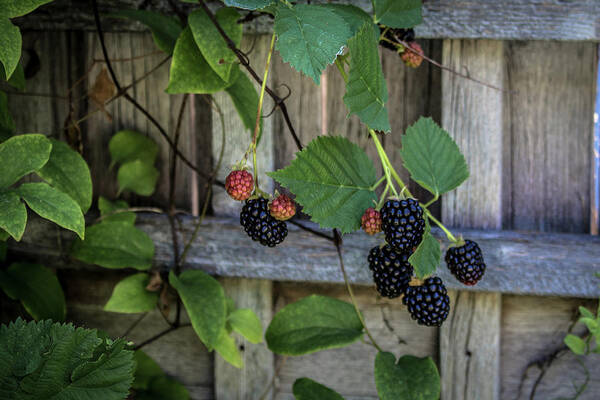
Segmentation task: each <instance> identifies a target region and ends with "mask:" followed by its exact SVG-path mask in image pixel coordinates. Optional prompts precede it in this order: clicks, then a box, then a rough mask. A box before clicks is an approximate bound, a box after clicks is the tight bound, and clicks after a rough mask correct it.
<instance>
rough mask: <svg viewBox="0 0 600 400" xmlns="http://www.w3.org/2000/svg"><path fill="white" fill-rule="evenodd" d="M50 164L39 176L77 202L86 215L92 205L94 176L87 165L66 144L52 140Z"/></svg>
mask: <svg viewBox="0 0 600 400" xmlns="http://www.w3.org/2000/svg"><path fill="white" fill-rule="evenodd" d="M51 142H52V151H51V152H50V159H49V160H48V162H47V163H46V164H45V165H44V166H43V167H42V168H41V169H40V170H38V171H37V174H38V175H39V176H40V177H41V178H42V179H44V180H45V181H46V182H48V183H49V184H50V185H52V186H54V187H55V188H57V189H58V190H60V191H62V192H65V193H66V194H68V195H69V196H71V198H72V199H73V200H75V201H76V202H77V203H78V204H79V207H81V211H82V212H83V213H86V212H87V210H89V208H90V206H91V205H92V176H91V174H90V169H89V168H88V165H87V163H86V162H85V160H84V159H83V157H81V155H79V153H77V152H76V151H74V150H73V149H71V148H70V147H69V145H67V144H66V143H64V142H60V141H58V140H54V139H52V140H51Z"/></svg>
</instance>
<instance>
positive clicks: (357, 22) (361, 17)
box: [321, 4, 379, 37]
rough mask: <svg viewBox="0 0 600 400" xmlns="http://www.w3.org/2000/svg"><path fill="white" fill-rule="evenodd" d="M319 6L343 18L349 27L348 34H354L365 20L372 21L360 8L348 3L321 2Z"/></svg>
mask: <svg viewBox="0 0 600 400" xmlns="http://www.w3.org/2000/svg"><path fill="white" fill-rule="evenodd" d="M321 7H325V8H328V9H330V10H331V11H333V12H334V13H336V14H338V15H339V16H340V17H342V18H344V21H346V23H347V24H348V26H349V27H350V32H351V34H350V36H354V35H356V34H357V33H358V31H359V30H360V28H362V27H363V25H364V24H365V22H368V23H371V24H372V23H373V19H372V18H371V16H370V15H369V14H367V13H366V12H364V11H363V10H362V9H361V8H359V7H356V6H353V5H350V4H322V5H321ZM376 37H379V35H378V34H377V36H376Z"/></svg>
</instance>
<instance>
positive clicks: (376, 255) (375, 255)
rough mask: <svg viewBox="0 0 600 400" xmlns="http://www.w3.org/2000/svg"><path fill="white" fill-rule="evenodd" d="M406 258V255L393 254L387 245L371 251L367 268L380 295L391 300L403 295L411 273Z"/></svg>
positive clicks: (411, 270) (376, 247) (410, 267)
mask: <svg viewBox="0 0 600 400" xmlns="http://www.w3.org/2000/svg"><path fill="white" fill-rule="evenodd" d="M408 257H409V255H408V254H406V253H397V252H395V251H394V249H392V248H391V247H390V245H389V244H386V245H385V246H383V247H379V246H375V247H373V248H372V249H371V251H370V252H369V257H368V260H369V268H370V269H371V271H372V272H373V281H374V282H375V285H376V286H377V291H378V292H379V294H380V295H382V296H383V297H388V298H390V299H393V298H395V297H398V296H400V295H402V294H404V291H405V290H406V288H408V284H409V283H410V278H411V276H412V273H413V267H412V266H411V265H410V264H409V263H408Z"/></svg>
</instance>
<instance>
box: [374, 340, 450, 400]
mask: <svg viewBox="0 0 600 400" xmlns="http://www.w3.org/2000/svg"><path fill="white" fill-rule="evenodd" d="M375 386H377V394H379V397H380V398H381V400H438V399H439V398H440V374H439V372H438V370H437V367H436V366H435V363H434V362H433V360H432V359H431V357H425V358H418V357H414V356H409V355H407V356H403V357H400V359H399V360H398V363H396V357H394V355H393V354H392V353H383V352H379V353H377V356H376V357H375Z"/></svg>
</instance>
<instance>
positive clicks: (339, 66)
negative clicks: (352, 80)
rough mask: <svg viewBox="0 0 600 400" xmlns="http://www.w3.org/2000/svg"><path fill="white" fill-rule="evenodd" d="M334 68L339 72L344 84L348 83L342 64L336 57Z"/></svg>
mask: <svg viewBox="0 0 600 400" xmlns="http://www.w3.org/2000/svg"><path fill="white" fill-rule="evenodd" d="M335 66H336V67H337V68H338V70H339V71H340V74H341V75H342V78H343V79H344V83H348V74H347V73H346V70H345V69H344V64H343V62H342V61H341V60H340V57H336V59H335Z"/></svg>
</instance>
